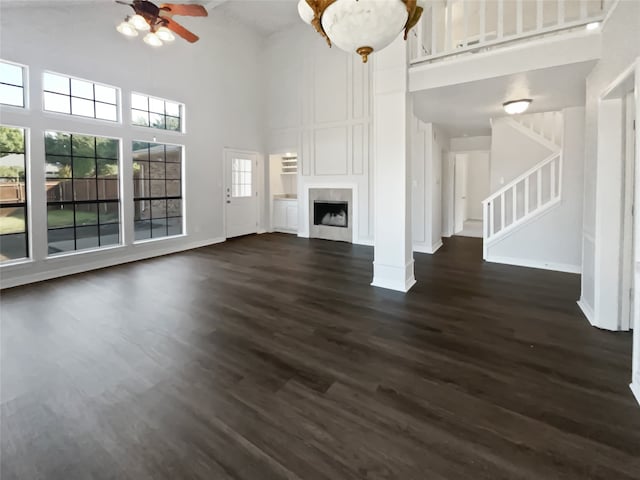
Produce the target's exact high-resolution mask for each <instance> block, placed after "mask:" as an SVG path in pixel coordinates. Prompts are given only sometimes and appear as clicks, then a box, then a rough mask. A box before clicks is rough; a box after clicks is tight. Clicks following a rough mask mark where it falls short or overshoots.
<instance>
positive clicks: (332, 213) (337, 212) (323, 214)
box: [313, 200, 349, 228]
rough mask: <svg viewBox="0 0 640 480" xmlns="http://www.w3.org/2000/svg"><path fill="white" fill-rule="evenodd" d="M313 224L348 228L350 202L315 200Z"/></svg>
mask: <svg viewBox="0 0 640 480" xmlns="http://www.w3.org/2000/svg"><path fill="white" fill-rule="evenodd" d="M313 224H314V225H326V226H329V227H339V228H348V227H349V203H348V202H337V201H321V200H315V201H314V202H313Z"/></svg>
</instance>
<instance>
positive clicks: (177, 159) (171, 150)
mask: <svg viewBox="0 0 640 480" xmlns="http://www.w3.org/2000/svg"><path fill="white" fill-rule="evenodd" d="M167 162H171V163H181V162H182V147H181V146H179V145H167Z"/></svg>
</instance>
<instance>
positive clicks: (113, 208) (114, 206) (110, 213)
mask: <svg viewBox="0 0 640 480" xmlns="http://www.w3.org/2000/svg"><path fill="white" fill-rule="evenodd" d="M98 213H99V217H100V218H99V220H100V225H105V224H108V223H119V221H120V204H119V203H117V202H105V203H99V204H98Z"/></svg>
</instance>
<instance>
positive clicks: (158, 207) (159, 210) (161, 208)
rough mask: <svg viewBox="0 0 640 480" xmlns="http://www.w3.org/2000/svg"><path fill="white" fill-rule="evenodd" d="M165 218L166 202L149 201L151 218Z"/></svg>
mask: <svg viewBox="0 0 640 480" xmlns="http://www.w3.org/2000/svg"><path fill="white" fill-rule="evenodd" d="M166 216H167V201H166V200H151V218H165V217H166Z"/></svg>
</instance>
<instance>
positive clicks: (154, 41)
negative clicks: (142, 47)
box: [144, 33, 162, 47]
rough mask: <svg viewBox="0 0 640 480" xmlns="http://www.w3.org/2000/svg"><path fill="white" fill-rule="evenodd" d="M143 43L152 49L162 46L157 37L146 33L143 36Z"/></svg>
mask: <svg viewBox="0 0 640 480" xmlns="http://www.w3.org/2000/svg"><path fill="white" fill-rule="evenodd" d="M144 43H146V44H147V45H151V46H152V47H160V46H162V40H160V39H159V38H158V35H156V34H155V33H147V34H146V35H145V36H144Z"/></svg>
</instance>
